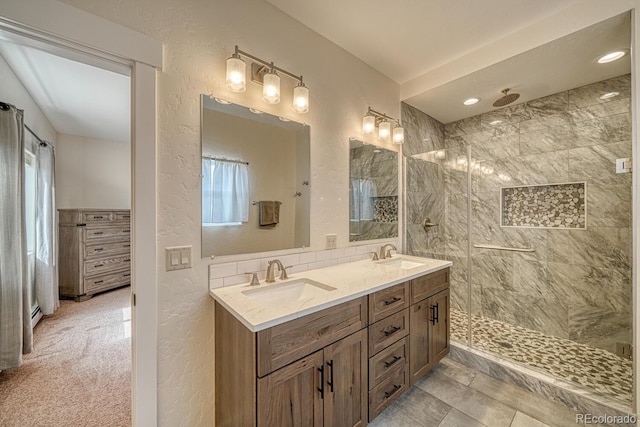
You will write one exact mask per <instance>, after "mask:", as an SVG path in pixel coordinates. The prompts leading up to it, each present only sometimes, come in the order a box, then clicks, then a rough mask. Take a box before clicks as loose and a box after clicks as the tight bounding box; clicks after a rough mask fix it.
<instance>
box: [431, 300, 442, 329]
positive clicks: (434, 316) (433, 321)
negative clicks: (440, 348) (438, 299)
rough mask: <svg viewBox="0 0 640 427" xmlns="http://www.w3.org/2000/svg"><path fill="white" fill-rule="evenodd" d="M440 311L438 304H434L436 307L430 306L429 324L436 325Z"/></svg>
mask: <svg viewBox="0 0 640 427" xmlns="http://www.w3.org/2000/svg"><path fill="white" fill-rule="evenodd" d="M439 311H440V310H439V309H438V303H436V305H432V306H431V324H432V325H435V324H436V323H438V314H439V313H438V312H439Z"/></svg>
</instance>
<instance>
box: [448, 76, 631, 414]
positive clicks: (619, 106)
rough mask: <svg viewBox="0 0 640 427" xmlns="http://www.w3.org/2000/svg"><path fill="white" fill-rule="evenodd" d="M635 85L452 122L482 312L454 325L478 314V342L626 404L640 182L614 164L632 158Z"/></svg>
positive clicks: (475, 307) (475, 309)
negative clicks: (464, 174) (465, 174)
mask: <svg viewBox="0 0 640 427" xmlns="http://www.w3.org/2000/svg"><path fill="white" fill-rule="evenodd" d="M630 84H631V81H630V75H628V74H627V75H622V76H619V77H615V78H612V79H607V80H605V81H601V82H597V83H594V84H591V85H588V86H583V87H579V88H575V89H571V90H568V91H564V92H560V93H557V94H554V95H551V96H547V97H545V98H541V99H537V100H533V101H528V102H526V103H523V104H519V105H515V106H512V107H505V108H503V109H500V110H496V111H495V112H491V113H486V114H483V115H481V116H476V117H471V118H469V119H464V120H462V121H460V122H454V123H450V124H447V125H446V126H445V133H446V139H445V145H446V146H447V151H448V154H449V152H451V151H455V152H456V154H459V153H460V152H463V151H464V150H463V149H462V148H461V147H460V145H462V146H464V148H465V149H466V154H467V156H466V157H467V158H466V162H467V164H468V170H469V178H470V182H471V194H470V203H471V227H470V240H471V245H470V246H471V259H472V261H471V275H470V300H471V307H472V309H471V310H470V318H468V317H466V316H468V315H469V312H468V311H463V310H461V311H459V312H458V311H454V313H453V314H452V318H453V320H452V329H454V330H455V329H456V324H457V323H462V322H465V321H466V322H469V323H470V325H471V337H470V340H469V341H468V343H470V344H471V345H472V346H473V347H476V348H479V349H482V350H485V351H488V352H491V353H493V354H496V355H498V356H499V357H503V358H508V359H511V360H513V361H516V362H519V363H522V364H524V365H527V366H528V367H530V368H532V369H534V370H542V371H545V372H546V373H549V374H551V375H553V376H555V377H557V378H560V379H562V380H565V381H568V382H573V383H576V384H577V385H579V386H583V387H585V388H587V389H589V390H590V391H592V392H595V393H597V394H599V395H602V396H605V397H607V398H612V399H615V400H617V401H619V402H622V403H625V404H627V405H630V404H631V399H632V371H631V369H632V362H631V361H630V360H629V359H628V358H625V357H624V356H623V355H617V353H623V352H624V351H627V350H626V349H627V348H628V346H629V345H630V344H631V341H632V306H631V254H632V243H631V222H630V221H631V215H630V213H631V193H632V188H631V174H630V173H626V174H617V173H616V167H615V163H616V159H618V158H625V157H631V125H630V123H631V121H630ZM613 92H615V93H617V94H618V95H617V96H615V97H614V98H605V99H602V95H603V94H606V93H613ZM456 163H457V161H456ZM449 197H451V194H450V195H449ZM458 228H459V229H462V227H458ZM461 308H462V307H461ZM463 330H464V329H463ZM453 334H454V336H457V337H458V338H462V337H461V336H460V335H461V334H460V333H456V332H453ZM627 354H628V353H627Z"/></svg>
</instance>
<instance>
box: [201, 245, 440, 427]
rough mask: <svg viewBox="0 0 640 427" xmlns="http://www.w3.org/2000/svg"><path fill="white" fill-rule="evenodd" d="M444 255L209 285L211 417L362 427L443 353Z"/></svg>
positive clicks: (222, 421)
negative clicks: (213, 412) (212, 367)
mask: <svg viewBox="0 0 640 427" xmlns="http://www.w3.org/2000/svg"><path fill="white" fill-rule="evenodd" d="M450 266H451V262H448V261H441V260H435V259H428V258H419V257H410V256H405V255H396V256H393V257H391V258H388V259H385V260H379V261H371V260H364V261H357V262H351V263H346V264H340V265H336V266H332V267H326V268H322V269H317V270H310V271H305V272H303V273H297V274H294V275H291V277H290V278H289V279H286V280H276V281H275V282H272V283H262V284H259V285H254V286H252V285H250V284H243V285H237V286H230V287H224V288H218V289H214V290H212V291H211V295H212V297H213V298H214V299H215V301H216V302H215V327H216V334H215V335H216V337H215V344H216V347H215V372H216V374H215V375H216V378H215V393H216V396H215V402H216V425H217V426H259V427H262V426H364V425H366V424H367V422H369V421H372V420H373V419H374V418H375V417H376V416H377V415H378V414H380V413H381V412H382V411H383V410H384V409H385V408H387V407H388V406H389V405H390V404H391V403H392V402H393V401H394V400H395V399H397V398H398V397H399V396H400V395H402V393H404V392H405V391H406V390H407V389H408V388H409V387H410V386H411V385H412V384H414V383H415V382H416V381H417V380H418V379H419V378H421V377H422V376H423V375H424V374H425V373H427V372H428V371H429V370H430V369H431V368H432V367H433V366H434V365H435V364H436V363H437V362H438V361H439V360H440V359H442V358H443V357H444V356H445V355H446V354H447V353H448V352H449V267H450Z"/></svg>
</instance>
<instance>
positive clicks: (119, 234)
mask: <svg viewBox="0 0 640 427" xmlns="http://www.w3.org/2000/svg"><path fill="white" fill-rule="evenodd" d="M130 235H131V227H129V226H128V225H123V226H120V227H101V228H93V227H91V228H86V229H85V230H84V233H83V236H84V241H85V242H91V241H97V240H101V239H104V240H115V239H129V238H130Z"/></svg>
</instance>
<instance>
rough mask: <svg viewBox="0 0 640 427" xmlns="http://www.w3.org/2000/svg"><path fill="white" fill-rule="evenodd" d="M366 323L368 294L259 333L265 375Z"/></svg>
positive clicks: (260, 368)
mask: <svg viewBox="0 0 640 427" xmlns="http://www.w3.org/2000/svg"><path fill="white" fill-rule="evenodd" d="M366 326H367V297H366V296H365V297H361V298H358V299H355V300H353V301H348V302H345V303H343V304H340V305H337V306H335V307H331V308H327V309H325V310H322V311H319V312H317V313H313V314H309V315H307V316H304V317H300V318H298V319H294V320H291V321H289V322H286V323H283V324H281V325H277V326H274V327H272V328H269V329H265V330H263V331H259V332H258V333H257V346H258V354H259V355H260V358H259V361H258V376H259V377H262V376H264V375H267V374H268V373H270V372H272V371H275V370H276V369H278V368H281V367H283V366H285V365H288V364H289V363H291V362H294V361H296V360H298V359H300V358H301V357H304V356H306V355H308V354H310V353H313V352H314V351H316V350H319V349H321V348H323V347H325V346H327V345H329V344H331V343H334V342H336V341H338V340H340V339H342V338H344V337H346V336H347V335H351V334H352V333H354V332H357V331H359V330H360V329H363V328H365V327H366Z"/></svg>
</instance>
